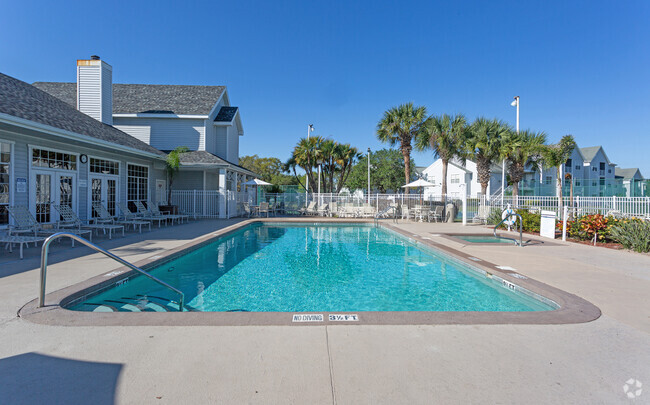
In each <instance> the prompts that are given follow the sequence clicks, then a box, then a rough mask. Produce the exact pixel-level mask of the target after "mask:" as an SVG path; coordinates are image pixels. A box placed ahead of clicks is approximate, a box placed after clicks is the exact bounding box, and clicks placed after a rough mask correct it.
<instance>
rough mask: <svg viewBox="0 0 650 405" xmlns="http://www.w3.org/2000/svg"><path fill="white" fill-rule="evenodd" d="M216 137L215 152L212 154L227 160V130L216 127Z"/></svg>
mask: <svg viewBox="0 0 650 405" xmlns="http://www.w3.org/2000/svg"><path fill="white" fill-rule="evenodd" d="M215 129H216V136H215V145H216V148H215V152H214V154H215V155H217V156H219V157H220V158H222V159H226V160H228V157H227V156H226V149H227V144H228V143H227V138H228V128H226V127H216V128H215Z"/></svg>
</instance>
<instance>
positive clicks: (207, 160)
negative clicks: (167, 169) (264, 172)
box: [180, 150, 255, 174]
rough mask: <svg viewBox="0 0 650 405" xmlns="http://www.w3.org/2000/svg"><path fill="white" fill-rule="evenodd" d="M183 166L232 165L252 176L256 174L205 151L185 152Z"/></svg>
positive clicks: (181, 158)
mask: <svg viewBox="0 0 650 405" xmlns="http://www.w3.org/2000/svg"><path fill="white" fill-rule="evenodd" d="M180 160H181V166H182V165H188V166H191V165H230V166H235V167H238V168H240V169H242V170H245V171H247V172H249V173H251V174H255V173H253V172H251V171H250V170H248V169H246V168H245V167H242V166H239V165H238V164H235V163H232V162H229V161H227V160H225V159H222V158H220V157H219V156H217V155H214V154H212V153H210V152H206V151H204V150H195V151H190V152H185V153H183V154H181V156H180Z"/></svg>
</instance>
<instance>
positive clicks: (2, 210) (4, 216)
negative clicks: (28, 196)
mask: <svg viewBox="0 0 650 405" xmlns="http://www.w3.org/2000/svg"><path fill="white" fill-rule="evenodd" d="M10 175H11V144H10V143H5V142H0V226H2V225H7V224H8V223H9V212H8V211H7V206H9V203H10V202H11V199H10V198H11V195H10V194H9V191H10V186H11V179H10V178H9V177H10Z"/></svg>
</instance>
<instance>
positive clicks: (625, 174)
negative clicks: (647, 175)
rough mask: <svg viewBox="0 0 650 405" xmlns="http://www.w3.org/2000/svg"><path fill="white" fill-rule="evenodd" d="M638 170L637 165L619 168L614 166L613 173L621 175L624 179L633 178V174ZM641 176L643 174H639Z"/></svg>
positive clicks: (617, 175)
mask: <svg viewBox="0 0 650 405" xmlns="http://www.w3.org/2000/svg"><path fill="white" fill-rule="evenodd" d="M638 171H639V168H638V167H632V168H629V169H621V168H619V167H616V168H615V169H614V173H615V175H616V177H622V178H623V179H625V180H628V179H631V178H633V177H634V175H635V174H636V172H638ZM639 174H641V173H640V172H639ZM641 177H643V175H641Z"/></svg>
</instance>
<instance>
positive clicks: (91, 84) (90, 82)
mask: <svg viewBox="0 0 650 405" xmlns="http://www.w3.org/2000/svg"><path fill="white" fill-rule="evenodd" d="M77 109H78V110H79V111H81V112H82V113H84V114H87V115H90V116H91V117H93V118H94V119H96V120H98V121H101V122H103V123H104V124H108V125H113V68H112V67H111V65H109V64H108V63H106V62H104V61H103V60H101V59H100V58H99V56H97V55H93V56H91V57H90V60H84V59H79V60H77Z"/></svg>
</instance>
